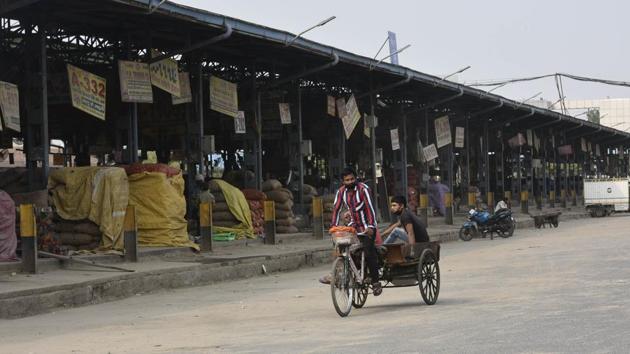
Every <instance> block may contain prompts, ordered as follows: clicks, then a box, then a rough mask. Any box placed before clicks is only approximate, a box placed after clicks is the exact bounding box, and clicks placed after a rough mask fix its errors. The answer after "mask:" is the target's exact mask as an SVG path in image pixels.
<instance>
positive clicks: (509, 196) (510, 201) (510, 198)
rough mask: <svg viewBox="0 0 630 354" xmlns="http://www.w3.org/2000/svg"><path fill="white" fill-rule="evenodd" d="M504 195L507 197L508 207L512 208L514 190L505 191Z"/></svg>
mask: <svg viewBox="0 0 630 354" xmlns="http://www.w3.org/2000/svg"><path fill="white" fill-rule="evenodd" d="M503 196H504V197H505V199H507V205H508V208H510V209H512V191H505V192H503Z"/></svg>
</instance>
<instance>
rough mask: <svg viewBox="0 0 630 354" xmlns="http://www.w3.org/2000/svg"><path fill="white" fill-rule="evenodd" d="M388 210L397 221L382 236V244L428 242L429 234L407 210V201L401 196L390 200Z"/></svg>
mask: <svg viewBox="0 0 630 354" xmlns="http://www.w3.org/2000/svg"><path fill="white" fill-rule="evenodd" d="M390 210H391V212H392V214H394V215H396V216H398V220H397V221H396V222H394V223H393V224H391V225H390V226H389V227H388V228H387V229H385V231H384V232H383V235H384V236H386V239H385V241H384V242H383V243H384V244H392V243H409V244H414V243H416V242H429V234H428V233H427V229H426V227H425V226H424V225H423V224H422V221H421V220H420V218H419V217H417V216H416V215H415V214H414V213H413V212H411V210H409V209H408V208H407V199H406V198H405V197H403V196H401V195H397V196H395V197H393V198H392V202H391V206H390Z"/></svg>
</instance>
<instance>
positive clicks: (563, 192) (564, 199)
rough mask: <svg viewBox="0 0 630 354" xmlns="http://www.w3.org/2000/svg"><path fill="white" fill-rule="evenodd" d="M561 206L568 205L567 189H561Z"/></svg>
mask: <svg viewBox="0 0 630 354" xmlns="http://www.w3.org/2000/svg"><path fill="white" fill-rule="evenodd" d="M560 206H561V207H563V208H566V207H567V191H566V189H562V190H560Z"/></svg>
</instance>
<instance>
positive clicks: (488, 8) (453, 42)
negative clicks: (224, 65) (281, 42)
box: [175, 0, 630, 101]
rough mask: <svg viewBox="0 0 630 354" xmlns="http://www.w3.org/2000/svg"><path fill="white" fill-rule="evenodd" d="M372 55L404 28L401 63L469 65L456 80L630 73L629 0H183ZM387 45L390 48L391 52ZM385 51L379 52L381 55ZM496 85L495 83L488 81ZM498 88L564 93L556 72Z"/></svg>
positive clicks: (586, 94) (515, 93)
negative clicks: (390, 34)
mask: <svg viewBox="0 0 630 354" xmlns="http://www.w3.org/2000/svg"><path fill="white" fill-rule="evenodd" d="M175 2H178V3H181V4H184V5H188V6H193V7H196V8H201V9H204V10H207V11H211V12H215V13H218V14H222V15H226V16H230V17H235V18H238V19H242V20H246V21H250V22H254V23H257V24H260V25H264V26H268V27H272V28H277V29H280V30H285V31H289V32H291V33H299V32H301V31H302V30H304V29H306V28H308V27H310V26H312V25H314V24H316V23H318V22H319V21H321V20H323V19H325V18H328V17H330V16H337V18H336V19H335V20H333V21H332V22H329V23H328V24H326V25H325V26H323V27H319V28H316V29H314V30H313V31H311V32H309V33H307V34H305V35H304V37H305V38H308V39H311V40H314V41H317V42H320V43H323V44H326V45H331V46H334V47H337V48H340V49H344V50H347V51H350V52H353V53H356V54H360V55H364V56H368V57H373V56H374V55H375V54H376V52H377V51H378V49H379V47H380V45H381V44H382V43H383V41H384V40H385V38H386V37H387V31H393V32H395V33H396V35H397V42H398V47H399V48H401V47H403V46H405V45H407V44H411V47H410V48H409V49H407V50H405V51H404V52H402V53H400V54H399V61H400V64H401V65H403V66H406V67H409V68H412V69H415V70H418V71H421V72H424V73H427V74H432V75H437V76H443V75H447V74H450V73H453V72H455V71H457V70H459V69H461V68H463V67H466V66H468V65H470V66H471V68H470V69H468V70H466V71H465V72H463V73H461V74H459V75H458V81H459V82H463V83H473V82H480V81H495V80H504V79H512V78H521V77H530V76H538V75H543V74H553V73H556V72H564V73H570V74H574V75H579V76H588V77H596V78H602V79H609V80H617V81H630V67H629V64H630V45H628V35H629V34H630V21H629V20H628V14H629V13H630V2H629V1H622V0H598V1H587V0H574V1H568V0H556V1H552V0H547V1H539V0H530V1H520V0H515V1H510V0H476V1H465V0H460V1H454V0H442V1H425V0H417V1H411V0H399V1H394V0H392V1H372V0H368V1H350V0H346V1H339V0H337V1H331V0H317V1H315V0H311V1H280V0H265V1H256V0H231V1H225V0H223V1H215V0H203V1H201V0H176V1H175ZM386 50H387V47H386V49H384V50H383V52H385V51H386ZM381 56H383V54H381V55H380V56H379V57H381ZM563 82H564V93H565V96H566V99H569V100H570V99H591V98H607V97H610V98H627V97H630V88H626V87H618V86H609V85H602V84H595V83H582V82H577V81H572V80H570V79H566V78H565V79H563ZM487 89H489V88H487ZM493 92H494V93H496V94H499V95H502V96H505V97H508V98H512V99H525V98H528V97H531V96H533V95H535V94H536V93H538V92H542V95H540V96H539V97H537V98H536V99H539V98H540V97H544V98H545V99H546V100H549V101H555V100H557V99H558V92H557V90H556V86H555V82H554V80H553V78H548V79H544V80H538V81H535V82H531V83H518V84H509V85H506V86H503V87H501V88H499V89H497V90H495V91H493Z"/></svg>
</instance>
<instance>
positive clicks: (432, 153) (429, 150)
mask: <svg viewBox="0 0 630 354" xmlns="http://www.w3.org/2000/svg"><path fill="white" fill-rule="evenodd" d="M422 154H423V155H424V161H425V162H429V161H433V160H435V159H437V158H438V152H437V149H436V148H435V144H430V145H428V146H426V147H425V148H423V149H422Z"/></svg>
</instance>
